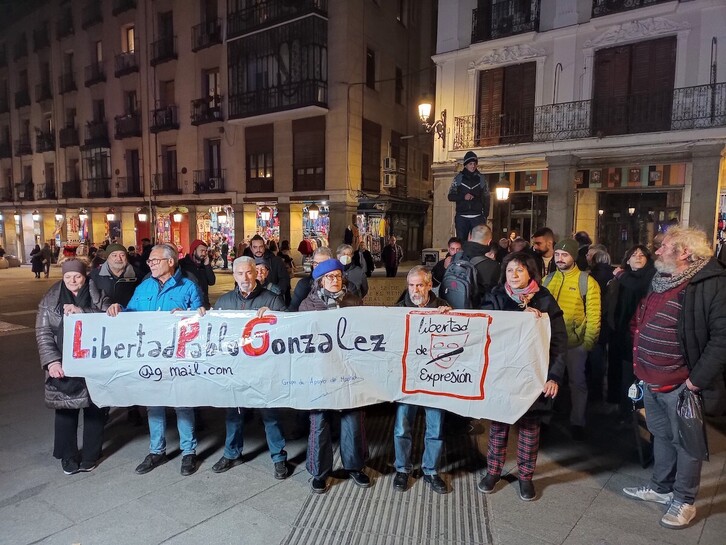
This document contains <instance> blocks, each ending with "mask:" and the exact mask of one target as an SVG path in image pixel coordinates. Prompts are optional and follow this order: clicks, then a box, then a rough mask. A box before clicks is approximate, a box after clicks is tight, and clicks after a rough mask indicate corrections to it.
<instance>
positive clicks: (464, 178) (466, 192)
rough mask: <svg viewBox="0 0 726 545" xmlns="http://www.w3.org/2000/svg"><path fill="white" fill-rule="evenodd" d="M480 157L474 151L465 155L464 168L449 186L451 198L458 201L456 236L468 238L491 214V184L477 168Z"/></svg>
mask: <svg viewBox="0 0 726 545" xmlns="http://www.w3.org/2000/svg"><path fill="white" fill-rule="evenodd" d="M478 164H479V158H478V157H477V156H476V153H474V152H473V151H467V152H466V155H464V168H463V169H462V171H461V172H459V173H458V174H457V175H456V176H455V177H454V181H453V183H452V184H451V187H450V188H449V200H450V201H451V202H455V203H456V216H455V217H454V224H455V226H456V236H457V237H458V238H459V239H460V240H468V239H469V233H470V232H471V230H472V228H473V227H476V226H477V225H481V224H483V223H486V221H487V217H488V216H489V201H490V198H491V196H490V194H489V184H488V183H487V181H486V179H485V178H484V176H482V175H481V173H480V172H479V171H478V170H477V165H478Z"/></svg>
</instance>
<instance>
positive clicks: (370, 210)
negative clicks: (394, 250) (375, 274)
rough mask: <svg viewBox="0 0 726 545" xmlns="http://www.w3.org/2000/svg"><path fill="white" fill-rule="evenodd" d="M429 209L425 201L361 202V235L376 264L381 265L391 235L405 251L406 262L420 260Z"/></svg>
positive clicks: (371, 200) (390, 198) (359, 209)
mask: <svg viewBox="0 0 726 545" xmlns="http://www.w3.org/2000/svg"><path fill="white" fill-rule="evenodd" d="M428 206H429V203H427V202H425V201H417V200H414V199H406V200H403V199H397V198H395V197H388V198H387V199H385V200H383V199H381V198H379V199H369V200H361V201H359V203H358V216H357V219H358V232H359V235H360V240H362V241H363V242H365V244H366V247H367V248H368V250H369V251H370V252H371V255H372V257H373V261H374V262H376V263H379V262H380V261H381V252H382V251H383V248H384V246H385V245H386V244H387V243H388V237H389V236H391V235H395V236H396V239H397V240H396V243H397V244H398V245H399V246H401V248H402V249H403V253H404V260H409V259H418V258H419V257H420V255H421V250H422V249H423V231H424V225H425V223H426V211H427V210H428Z"/></svg>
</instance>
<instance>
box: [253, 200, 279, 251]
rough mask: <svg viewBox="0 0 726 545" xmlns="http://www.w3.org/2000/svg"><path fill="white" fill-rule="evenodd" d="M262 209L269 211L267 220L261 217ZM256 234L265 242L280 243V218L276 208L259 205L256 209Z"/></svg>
mask: <svg viewBox="0 0 726 545" xmlns="http://www.w3.org/2000/svg"><path fill="white" fill-rule="evenodd" d="M263 208H267V209H269V211H270V212H269V214H270V217H269V219H265V218H264V217H263V212H262V209H263ZM257 234H258V235H260V236H261V237H262V238H264V239H265V240H266V241H270V240H274V241H275V242H279V241H280V218H279V216H278V212H277V207H276V206H270V205H260V206H258V207H257Z"/></svg>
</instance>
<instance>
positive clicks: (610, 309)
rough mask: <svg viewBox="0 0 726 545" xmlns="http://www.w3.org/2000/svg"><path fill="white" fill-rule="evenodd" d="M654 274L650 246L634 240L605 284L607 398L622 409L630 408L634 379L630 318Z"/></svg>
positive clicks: (646, 291)
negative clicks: (620, 263)
mask: <svg viewBox="0 0 726 545" xmlns="http://www.w3.org/2000/svg"><path fill="white" fill-rule="evenodd" d="M654 274H655V265H654V264H653V257H652V256H651V253H650V250H648V248H647V247H645V246H643V245H642V244H638V245H636V246H633V247H632V248H630V249H629V250H628V251H627V252H625V258H624V259H623V263H622V265H621V268H620V269H619V270H616V273H615V278H614V279H613V281H612V282H610V284H609V285H608V294H607V325H608V328H609V329H610V331H611V334H610V346H609V357H608V396H607V401H608V402H609V403H617V404H618V405H620V409H621V411H622V412H627V411H628V410H629V409H630V405H631V403H630V400H629V399H628V388H630V385H631V384H632V383H633V382H634V380H635V375H634V374H633V337H632V336H631V335H630V320H631V319H632V318H633V315H634V314H635V311H636V309H637V308H638V303H639V302H640V300H641V299H642V298H643V297H645V296H646V295H647V293H648V289H649V288H650V281H651V280H652V279H653V275H654Z"/></svg>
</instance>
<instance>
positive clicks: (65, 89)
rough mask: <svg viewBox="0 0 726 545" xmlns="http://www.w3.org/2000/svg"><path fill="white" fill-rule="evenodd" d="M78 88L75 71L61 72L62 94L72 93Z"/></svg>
mask: <svg viewBox="0 0 726 545" xmlns="http://www.w3.org/2000/svg"><path fill="white" fill-rule="evenodd" d="M77 90H78V88H77V87H76V76H75V74H73V72H69V73H67V74H61V75H60V76H58V92H59V93H60V94H61V95H64V94H66V93H72V92H73V91H77Z"/></svg>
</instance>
